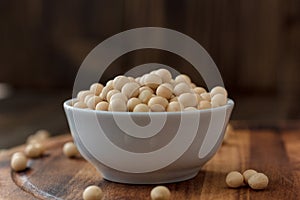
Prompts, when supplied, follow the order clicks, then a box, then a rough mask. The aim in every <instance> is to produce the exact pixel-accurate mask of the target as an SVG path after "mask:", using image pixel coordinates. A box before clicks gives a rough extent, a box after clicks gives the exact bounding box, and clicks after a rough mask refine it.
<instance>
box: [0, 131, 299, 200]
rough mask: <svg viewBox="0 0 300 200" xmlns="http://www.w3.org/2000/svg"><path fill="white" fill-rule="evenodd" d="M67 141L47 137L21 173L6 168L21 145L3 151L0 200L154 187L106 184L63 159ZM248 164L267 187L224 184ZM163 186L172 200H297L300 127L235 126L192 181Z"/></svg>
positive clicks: (141, 195)
mask: <svg viewBox="0 0 300 200" xmlns="http://www.w3.org/2000/svg"><path fill="white" fill-rule="evenodd" d="M70 140H71V137H70V135H64V136H59V137H54V138H51V139H49V141H48V142H47V149H48V150H47V151H46V153H45V155H44V156H43V157H42V158H38V159H32V160H30V161H29V168H28V169H27V170H26V171H24V172H21V173H15V172H12V171H11V169H10V157H11V155H12V153H13V152H16V151H21V150H23V149H24V146H19V147H16V148H13V149H11V150H8V151H6V152H4V153H3V152H2V153H1V155H0V175H1V176H0V199H1V200H7V199H8V200H9V199H12V200H26V199H30V200H31V199H32V200H33V199H82V197H81V196H82V191H83V190H84V189H85V187H87V186H88V185H91V184H96V185H98V186H100V187H101V188H102V189H103V191H104V193H105V196H104V199H134V200H139V199H141V200H145V199H150V197H149V193H150V191H151V188H153V186H154V185H126V184H118V183H113V182H109V181H106V180H103V179H102V178H101V175H100V174H98V173H97V171H96V170H95V168H94V167H93V166H91V165H90V164H89V163H88V162H86V161H85V160H84V159H82V158H75V159H68V158H66V157H65V156H64V155H63V154H62V146H63V144H64V143H65V142H66V141H70ZM248 168H253V169H256V170H258V171H260V172H263V173H265V174H267V175H268V177H269V179H270V183H269V186H268V188H267V189H265V190H262V191H254V190H252V189H250V188H249V187H247V186H245V187H241V188H239V189H230V188H228V187H227V186H226V184H225V177H226V174H227V173H228V172H229V171H232V170H238V171H243V170H245V169H248ZM166 186H167V187H168V188H169V189H170V190H171V193H172V198H171V199H195V200H196V199H203V200H210V199H213V200H215V199H254V200H259V199H280V200H281V199H288V200H294V199H295V200H296V199H300V129H298V128H288V129H287V128H284V129H278V128H271V129H238V130H236V131H235V132H234V133H232V134H230V135H229V138H228V140H227V141H226V143H224V144H223V145H222V147H221V148H220V149H219V150H218V152H217V154H216V155H215V156H214V157H213V159H212V160H210V161H209V162H208V163H207V164H206V165H205V166H204V167H203V169H202V171H200V173H199V174H198V175H197V176H196V177H195V178H194V179H191V180H188V181H184V182H180V183H174V184H166Z"/></svg>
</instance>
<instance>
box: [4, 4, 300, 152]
mask: <svg viewBox="0 0 300 200" xmlns="http://www.w3.org/2000/svg"><path fill="white" fill-rule="evenodd" d="M143 26H159V27H166V28H170V29H174V30H177V31H180V32H182V33H185V34H187V35H189V36H191V37H192V38H194V39H195V40H196V41H198V42H199V43H200V44H201V45H202V46H203V47H204V48H205V49H206V50H207V51H208V52H209V53H210V55H211V57H212V58H213V59H214V61H215V62H216V64H217V66H218V67H219V70H220V72H221V73H222V76H223V79H224V82H225V85H226V87H227V89H228V90H229V92H230V97H231V98H233V99H234V100H235V102H236V107H235V110H234V113H233V119H237V120H252V121H253V120H254V121H255V120H257V121H272V120H286V119H299V118H300V107H299V106H298V103H299V101H300V79H299V75H300V56H299V52H300V1H299V0H264V1H261V0H252V1H243V0H221V1H219V0H189V1H177V0H161V1H152V0H144V1H139V0H132V1H124V0H123V1H117V0H112V1H99V0H79V1H66V0H60V1H57V0H52V1H46V0H41V1H35V0H23V1H10V0H1V1H0V83H1V82H3V83H8V84H9V85H10V86H12V88H13V91H12V95H11V96H10V97H9V98H6V99H2V100H1V99H0V136H1V135H2V136H3V137H4V136H5V140H2V141H3V142H1V143H0V148H3V147H7V146H9V145H11V144H16V142H15V141H23V139H24V138H25V137H26V136H27V135H28V134H30V133H31V132H34V130H36V129H39V128H47V129H50V130H51V131H52V132H55V133H58V132H63V131H66V130H67V125H66V121H65V119H64V113H63V110H62V106H61V104H62V102H63V101H64V100H65V99H67V98H68V97H70V96H71V89H72V85H73V81H74V79H75V75H76V72H77V70H78V68H79V66H80V64H81V62H82V61H83V59H84V58H85V56H86V55H87V54H88V53H89V51H90V50H91V49H92V48H93V47H95V46H96V45H97V44H99V43H100V42H101V41H103V40H104V39H106V38H108V37H110V36H112V35H114V34H116V33H119V32H121V31H124V30H127V29H131V28H137V27H143ZM145 62H161V63H164V64H168V65H170V66H172V67H175V68H177V69H178V70H180V71H182V72H184V73H189V71H190V69H191V66H188V67H186V62H185V61H184V60H180V59H179V58H178V57H176V56H174V55H170V54H167V53H165V52H161V51H155V50H140V51H136V52H133V53H129V54H127V55H125V56H122V57H121V58H119V59H118V60H116V62H114V63H113V65H112V67H111V68H110V70H108V71H107V73H106V77H105V78H106V79H109V78H111V77H113V76H114V75H116V73H117V72H116V69H117V70H118V72H122V71H125V69H127V68H128V67H130V66H135V65H139V64H142V63H145ZM193 78H194V79H198V77H193ZM0 90H1V89H0ZM16 138H21V139H18V140H17V139H16ZM0 141H1V140H0ZM8 141H9V142H8Z"/></svg>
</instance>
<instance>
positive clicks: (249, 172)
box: [243, 169, 257, 183]
mask: <svg viewBox="0 0 300 200" xmlns="http://www.w3.org/2000/svg"><path fill="white" fill-rule="evenodd" d="M256 173H257V171H255V170H254V169H247V170H246V171H244V173H243V176H244V180H245V183H248V180H249V178H250V177H251V176H252V175H254V174H256Z"/></svg>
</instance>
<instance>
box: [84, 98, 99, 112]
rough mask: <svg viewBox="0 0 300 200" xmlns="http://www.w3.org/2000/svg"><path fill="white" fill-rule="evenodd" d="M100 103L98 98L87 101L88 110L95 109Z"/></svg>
mask: <svg viewBox="0 0 300 200" xmlns="http://www.w3.org/2000/svg"><path fill="white" fill-rule="evenodd" d="M101 101H102V99H101V98H100V97H99V96H93V97H91V98H90V99H89V100H88V102H87V106H88V108H90V109H93V110H94V109H95V108H96V105H97V104H98V103H99V102H101Z"/></svg>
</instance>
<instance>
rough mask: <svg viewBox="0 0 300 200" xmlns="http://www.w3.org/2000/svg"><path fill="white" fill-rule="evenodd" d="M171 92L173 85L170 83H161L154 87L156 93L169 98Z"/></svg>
mask: <svg viewBox="0 0 300 200" xmlns="http://www.w3.org/2000/svg"><path fill="white" fill-rule="evenodd" d="M172 94H173V86H172V85H171V84H170V83H163V84H161V85H160V86H158V88H157V89H156V95H158V96H161V97H164V98H166V99H170V98H171V96H172Z"/></svg>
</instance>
